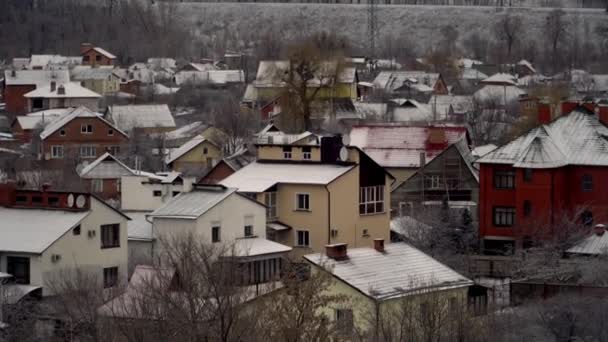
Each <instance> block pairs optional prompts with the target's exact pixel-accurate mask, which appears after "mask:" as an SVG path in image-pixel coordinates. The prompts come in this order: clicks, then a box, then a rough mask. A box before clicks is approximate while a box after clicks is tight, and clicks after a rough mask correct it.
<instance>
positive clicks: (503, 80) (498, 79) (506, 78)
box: [481, 73, 517, 85]
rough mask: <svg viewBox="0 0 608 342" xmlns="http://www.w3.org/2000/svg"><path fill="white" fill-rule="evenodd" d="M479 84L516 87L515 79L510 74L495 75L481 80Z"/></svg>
mask: <svg viewBox="0 0 608 342" xmlns="http://www.w3.org/2000/svg"><path fill="white" fill-rule="evenodd" d="M481 82H482V83H488V84H500V85H503V84H504V85H516V84H517V78H516V77H515V76H513V75H511V74H505V73H497V74H494V75H492V76H490V77H488V78H486V79H483V80H481Z"/></svg>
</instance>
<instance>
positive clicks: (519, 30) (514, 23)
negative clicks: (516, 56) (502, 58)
mask: <svg viewBox="0 0 608 342" xmlns="http://www.w3.org/2000/svg"><path fill="white" fill-rule="evenodd" d="M523 29H524V27H523V23H522V20H521V17H519V16H516V15H511V13H507V14H506V15H505V16H503V17H502V18H501V19H500V20H499V21H498V22H496V26H494V32H495V34H496V36H497V37H498V39H499V40H500V41H502V42H504V44H505V49H506V51H507V59H508V60H509V61H511V57H512V52H513V46H514V45H515V44H517V43H518V42H519V40H520V39H521V35H522V34H523Z"/></svg>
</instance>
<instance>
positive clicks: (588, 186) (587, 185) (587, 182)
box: [581, 175, 593, 192]
mask: <svg viewBox="0 0 608 342" xmlns="http://www.w3.org/2000/svg"><path fill="white" fill-rule="evenodd" d="M581 187H582V188H583V191H585V192H589V191H593V177H592V176H591V175H583V177H582V179H581Z"/></svg>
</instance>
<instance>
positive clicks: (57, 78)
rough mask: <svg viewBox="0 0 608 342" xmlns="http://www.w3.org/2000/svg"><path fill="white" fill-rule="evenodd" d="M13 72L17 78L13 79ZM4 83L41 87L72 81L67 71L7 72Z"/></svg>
mask: <svg viewBox="0 0 608 342" xmlns="http://www.w3.org/2000/svg"><path fill="white" fill-rule="evenodd" d="M13 72H14V73H15V76H14V77H13V76H12V75H13ZM4 81H5V83H6V85H35V86H36V87H41V86H43V85H50V84H51V82H52V81H54V82H57V84H59V83H66V82H69V81H70V74H69V72H68V71H67V70H15V71H12V70H5V71H4Z"/></svg>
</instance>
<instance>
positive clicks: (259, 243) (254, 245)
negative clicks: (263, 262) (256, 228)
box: [234, 237, 292, 257]
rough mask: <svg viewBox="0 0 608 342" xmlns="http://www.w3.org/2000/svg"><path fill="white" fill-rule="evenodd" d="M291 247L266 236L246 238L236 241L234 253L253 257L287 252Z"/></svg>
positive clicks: (239, 255)
mask: <svg viewBox="0 0 608 342" xmlns="http://www.w3.org/2000/svg"><path fill="white" fill-rule="evenodd" d="M291 249H292V248H291V247H289V246H285V245H283V244H280V243H277V242H274V241H270V240H266V239H264V238H260V237H256V238H245V239H236V240H235V241H234V255H235V256H237V257H252V256H260V255H266V254H276V253H287V252H289V251H291Z"/></svg>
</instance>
